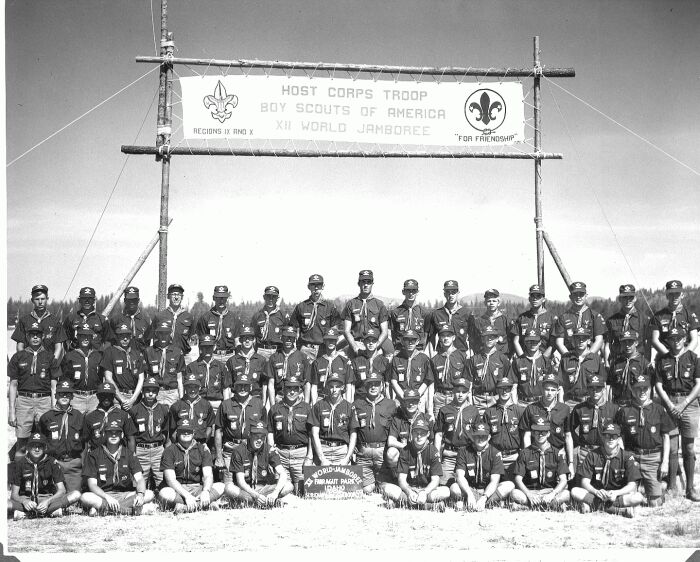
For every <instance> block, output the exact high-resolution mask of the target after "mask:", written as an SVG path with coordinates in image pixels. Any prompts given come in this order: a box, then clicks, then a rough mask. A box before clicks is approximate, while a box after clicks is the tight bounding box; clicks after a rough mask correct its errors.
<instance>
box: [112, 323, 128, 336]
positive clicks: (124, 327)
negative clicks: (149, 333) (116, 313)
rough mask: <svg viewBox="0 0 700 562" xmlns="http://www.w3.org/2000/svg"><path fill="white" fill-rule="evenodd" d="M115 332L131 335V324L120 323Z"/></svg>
mask: <svg viewBox="0 0 700 562" xmlns="http://www.w3.org/2000/svg"><path fill="white" fill-rule="evenodd" d="M114 333H115V334H129V335H131V328H129V326H127V325H126V324H119V326H117V327H116V329H115V330H114Z"/></svg>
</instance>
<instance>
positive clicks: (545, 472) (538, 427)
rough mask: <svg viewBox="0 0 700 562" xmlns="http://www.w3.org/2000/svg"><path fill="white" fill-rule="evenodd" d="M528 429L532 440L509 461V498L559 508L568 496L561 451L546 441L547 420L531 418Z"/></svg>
mask: <svg viewBox="0 0 700 562" xmlns="http://www.w3.org/2000/svg"><path fill="white" fill-rule="evenodd" d="M528 429H529V431H530V432H531V433H532V444H531V445H528V446H527V447H526V448H525V449H523V450H522V451H521V452H520V454H519V455H518V460H517V461H515V464H514V465H513V474H514V481H515V489H514V490H513V491H512V492H511V493H510V499H511V500H512V501H513V502H515V503H517V504H520V505H525V506H529V507H531V508H535V507H538V506H540V505H543V506H552V507H562V508H563V507H564V505H565V504H566V503H567V502H568V501H569V500H570V495H569V490H567V489H566V482H567V479H566V475H567V467H566V457H565V455H564V451H562V450H560V449H557V448H556V447H554V446H552V445H551V444H550V441H549V430H550V423H549V422H548V421H547V419H546V418H537V419H535V420H533V423H532V425H531V426H530V427H529V428H528Z"/></svg>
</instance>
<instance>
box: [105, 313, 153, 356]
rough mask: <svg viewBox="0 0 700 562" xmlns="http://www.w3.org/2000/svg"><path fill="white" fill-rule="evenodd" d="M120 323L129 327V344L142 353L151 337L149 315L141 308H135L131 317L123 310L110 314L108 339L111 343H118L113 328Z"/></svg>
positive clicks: (149, 343) (149, 342)
mask: <svg viewBox="0 0 700 562" xmlns="http://www.w3.org/2000/svg"><path fill="white" fill-rule="evenodd" d="M132 318H133V323H132ZM122 324H126V325H127V327H128V328H131V335H132V340H131V345H132V346H134V347H136V348H138V350H139V351H140V352H141V353H143V352H144V350H145V349H146V348H147V347H148V346H149V345H151V337H150V334H149V332H150V328H151V319H150V318H149V316H148V315H147V314H146V313H145V312H142V311H141V310H137V311H136V312H135V313H134V315H133V317H132V316H130V315H128V314H125V313H124V312H123V311H122V312H117V313H115V314H114V315H113V316H111V317H110V318H109V330H110V341H111V342H112V345H116V344H118V343H119V342H118V341H117V334H116V332H115V330H116V329H117V327H118V326H120V325H122Z"/></svg>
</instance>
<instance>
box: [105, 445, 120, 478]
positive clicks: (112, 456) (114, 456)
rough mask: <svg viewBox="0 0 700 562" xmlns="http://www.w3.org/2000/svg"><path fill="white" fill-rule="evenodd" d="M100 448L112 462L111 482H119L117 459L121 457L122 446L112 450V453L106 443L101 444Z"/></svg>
mask: <svg viewBox="0 0 700 562" xmlns="http://www.w3.org/2000/svg"><path fill="white" fill-rule="evenodd" d="M102 450H103V451H104V452H105V455H107V458H108V459H109V460H110V461H112V463H113V464H114V472H112V484H114V485H115V486H116V485H118V484H119V459H121V457H122V446H121V445H119V448H118V449H117V450H116V451H115V452H114V454H112V453H110V452H109V449H108V448H107V445H102Z"/></svg>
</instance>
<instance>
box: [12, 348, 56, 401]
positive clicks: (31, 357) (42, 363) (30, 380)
mask: <svg viewBox="0 0 700 562" xmlns="http://www.w3.org/2000/svg"><path fill="white" fill-rule="evenodd" d="M33 351H34V352H33ZM33 351H32V348H30V347H25V348H24V349H23V350H22V351H18V352H17V353H15V354H14V355H13V356H12V359H10V362H9V363H8V365H7V376H8V377H10V380H11V381H17V390H19V391H20V392H51V381H52V380H58V379H59V378H60V376H61V368H60V366H59V364H58V361H56V358H55V357H54V355H53V353H52V352H50V351H46V349H44V348H43V347H40V348H39V350H38V351H37V350H33Z"/></svg>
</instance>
